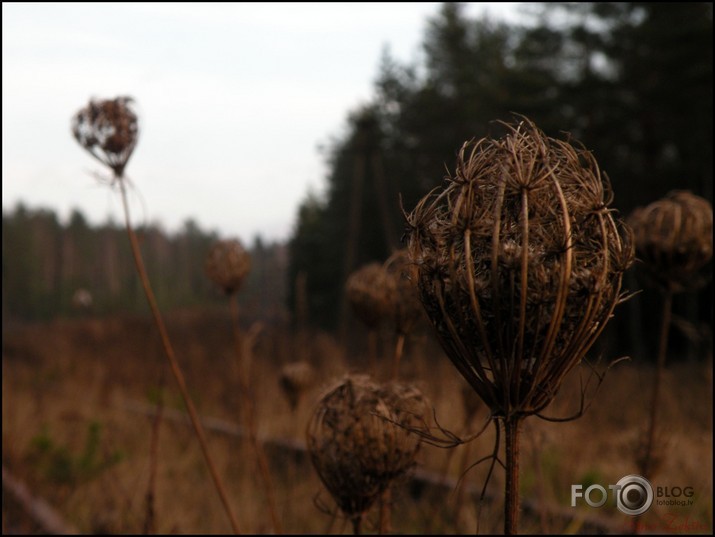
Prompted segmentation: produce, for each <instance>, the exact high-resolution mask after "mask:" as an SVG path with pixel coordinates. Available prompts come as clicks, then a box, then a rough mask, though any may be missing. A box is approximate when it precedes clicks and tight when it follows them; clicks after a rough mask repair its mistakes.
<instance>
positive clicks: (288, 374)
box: [278, 361, 315, 411]
mask: <svg viewBox="0 0 715 537" xmlns="http://www.w3.org/2000/svg"><path fill="white" fill-rule="evenodd" d="M314 379H315V370H314V369H313V366H311V365H310V364H309V363H308V362H304V361H300V362H291V363H288V364H285V365H284V366H283V367H282V368H281V370H280V374H279V377H278V383H279V385H280V387H281V390H283V394H284V395H285V397H286V399H287V400H288V404H289V405H290V408H291V410H293V411H295V409H296V408H297V407H298V403H299V402H300V398H301V396H302V395H303V394H304V393H305V391H306V390H307V389H308V388H310V386H311V385H312V384H313V380H314Z"/></svg>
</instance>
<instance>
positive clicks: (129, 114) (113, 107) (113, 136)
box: [72, 97, 139, 177]
mask: <svg viewBox="0 0 715 537" xmlns="http://www.w3.org/2000/svg"><path fill="white" fill-rule="evenodd" d="M132 103H133V99H132V98H131V97H117V98H116V99H107V100H103V101H94V100H92V101H90V102H89V104H88V105H87V106H86V107H84V108H82V109H81V110H80V111H79V112H77V113H76V114H75V115H74V117H73V118H72V134H73V135H74V137H75V139H76V140H77V141H78V142H79V144H80V145H81V146H82V147H84V148H85V149H86V150H87V151H89V152H90V153H91V154H92V156H94V157H95V158H96V159H98V160H99V161H100V162H102V163H103V164H105V165H106V166H108V167H109V168H111V169H112V170H113V171H114V174H115V175H116V176H117V177H122V175H123V173H124V167H125V166H126V165H127V161H128V160H129V157H130V156H131V155H132V151H134V147H135V146H136V144H137V138H138V136H139V121H138V119H137V115H136V114H135V113H134V111H133V110H132V108H131V104H132Z"/></svg>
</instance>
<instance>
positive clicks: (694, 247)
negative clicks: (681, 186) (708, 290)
mask: <svg viewBox="0 0 715 537" xmlns="http://www.w3.org/2000/svg"><path fill="white" fill-rule="evenodd" d="M628 223H629V225H630V226H631V227H632V228H633V234H634V242H635V247H636V254H637V255H638V258H639V259H640V260H641V261H642V262H643V264H644V265H645V268H646V270H647V271H648V273H649V274H650V276H651V277H652V278H653V279H654V280H655V281H656V282H657V283H658V285H660V286H662V287H666V288H668V287H670V288H672V290H674V291H677V290H682V289H688V288H691V287H695V286H697V279H695V278H694V276H695V275H696V273H697V271H698V270H699V269H700V268H702V267H703V266H704V265H705V264H706V263H707V262H708V261H710V259H712V255H713V208H712V205H711V204H710V202H708V201H707V200H706V199H704V198H701V197H699V196H696V195H695V194H692V193H690V192H687V191H682V190H675V191H672V192H669V193H668V194H667V195H666V197H665V198H663V199H661V200H658V201H655V202H653V203H651V204H650V205H648V206H647V207H639V208H637V209H635V210H634V211H633V212H632V213H631V215H630V216H629V218H628Z"/></svg>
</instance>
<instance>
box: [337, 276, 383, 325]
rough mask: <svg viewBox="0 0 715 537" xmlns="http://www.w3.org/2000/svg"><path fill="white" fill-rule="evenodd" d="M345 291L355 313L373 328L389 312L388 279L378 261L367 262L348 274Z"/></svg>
mask: <svg viewBox="0 0 715 537" xmlns="http://www.w3.org/2000/svg"><path fill="white" fill-rule="evenodd" d="M345 293H346V296H347V299H348V302H350V305H351V306H352V308H353V311H354V312H355V315H356V316H357V317H358V319H360V320H361V321H362V322H363V323H364V324H365V326H367V327H368V328H375V327H376V326H377V325H378V324H380V321H382V319H384V318H385V317H387V316H388V315H389V314H390V280H389V278H388V276H387V272H385V268H384V267H383V266H382V265H381V264H380V263H369V264H367V265H364V266H362V267H360V268H359V269H358V270H356V271H355V272H353V273H352V274H350V276H348V279H347V281H346V282H345Z"/></svg>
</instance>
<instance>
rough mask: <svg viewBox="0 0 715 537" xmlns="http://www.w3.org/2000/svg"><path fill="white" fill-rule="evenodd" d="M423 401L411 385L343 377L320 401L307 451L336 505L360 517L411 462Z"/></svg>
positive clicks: (312, 421) (311, 421)
mask: <svg viewBox="0 0 715 537" xmlns="http://www.w3.org/2000/svg"><path fill="white" fill-rule="evenodd" d="M426 411H427V403H426V400H425V398H424V396H423V395H422V393H421V392H420V391H419V390H417V389H416V388H414V387H411V386H405V385H400V384H389V385H379V384H377V383H375V382H374V381H373V380H372V379H370V377H369V376H367V375H347V376H346V377H345V378H344V379H343V380H342V381H340V383H339V384H338V385H337V386H335V387H334V388H332V389H330V390H329V391H328V392H327V393H326V394H325V395H324V396H323V397H322V399H321V400H320V401H319V403H318V405H317V407H316V409H315V413H314V414H313V416H312V417H311V419H310V421H309V423H308V428H307V440H308V450H309V453H310V457H311V460H312V462H313V465H314V466H315V469H316V471H317V472H318V475H319V476H320V479H321V480H322V482H323V484H324V485H325V487H326V488H327V489H328V491H329V492H330V494H331V495H332V496H333V498H334V499H335V502H336V503H337V505H338V507H339V508H340V509H341V510H342V511H343V513H345V514H346V515H347V516H349V517H350V518H353V520H354V519H355V518H359V517H361V516H362V514H363V513H365V512H366V511H367V510H368V509H369V508H370V506H371V505H372V503H373V502H374V501H375V499H376V498H377V497H378V496H379V495H380V493H382V491H384V490H385V489H386V488H387V487H388V485H389V484H390V482H391V481H392V480H393V479H395V478H398V477H400V476H402V475H404V474H405V473H406V472H407V471H408V470H409V469H410V468H411V467H412V466H413V465H414V459H415V455H416V454H417V451H418V449H419V446H420V437H419V436H418V435H417V434H415V433H414V432H410V431H409V430H408V428H410V427H413V428H414V427H421V425H422V423H423V420H424V416H425V413H426Z"/></svg>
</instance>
